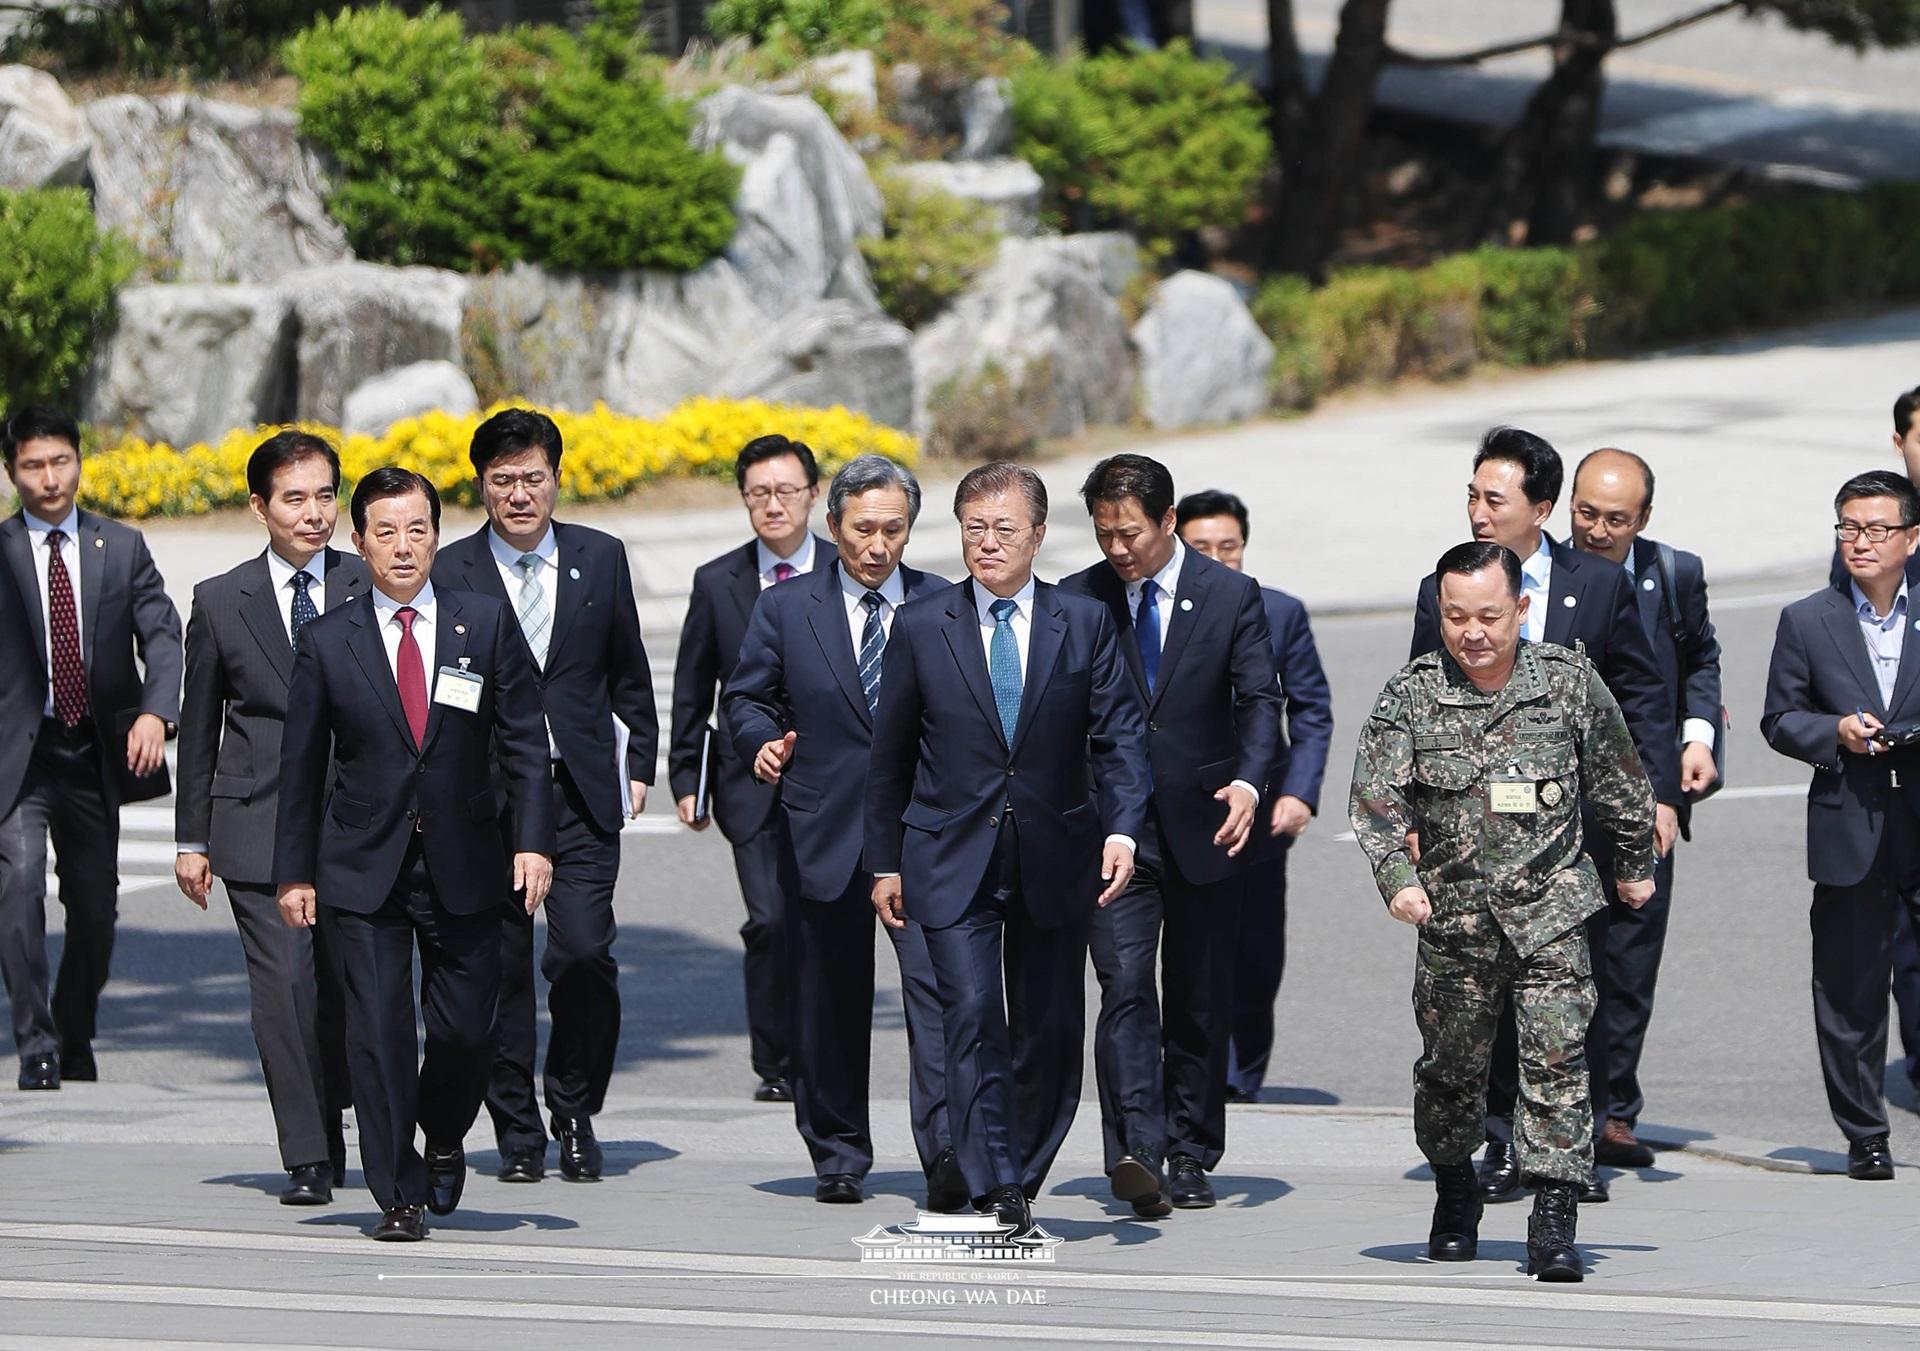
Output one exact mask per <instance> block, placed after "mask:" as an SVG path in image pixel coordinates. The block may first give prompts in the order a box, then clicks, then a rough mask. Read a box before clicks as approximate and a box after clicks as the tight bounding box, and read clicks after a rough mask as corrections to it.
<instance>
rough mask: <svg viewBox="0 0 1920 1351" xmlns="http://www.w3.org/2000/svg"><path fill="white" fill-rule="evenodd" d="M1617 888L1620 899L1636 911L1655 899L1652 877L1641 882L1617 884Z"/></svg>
mask: <svg viewBox="0 0 1920 1351" xmlns="http://www.w3.org/2000/svg"><path fill="white" fill-rule="evenodd" d="M1615 888H1616V889H1617V890H1618V891H1619V893H1620V899H1621V900H1623V901H1625V902H1626V903H1627V904H1628V905H1630V906H1632V907H1633V908H1634V909H1635V910H1638V909H1639V908H1640V907H1641V906H1643V905H1645V904H1646V903H1647V902H1648V901H1650V900H1652V899H1653V879H1652V878H1651V877H1649V878H1647V879H1645V880H1644V881H1640V882H1618V883H1615Z"/></svg>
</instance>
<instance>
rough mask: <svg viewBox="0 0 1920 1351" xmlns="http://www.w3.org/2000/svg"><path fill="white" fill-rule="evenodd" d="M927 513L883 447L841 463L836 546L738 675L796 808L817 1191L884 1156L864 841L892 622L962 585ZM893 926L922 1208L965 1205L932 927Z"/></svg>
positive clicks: (856, 1182)
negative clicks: (928, 549) (874, 1072)
mask: <svg viewBox="0 0 1920 1351" xmlns="http://www.w3.org/2000/svg"><path fill="white" fill-rule="evenodd" d="M919 515H920V484H919V482H918V481H917V480H916V479H915V478H914V477H913V475H912V474H911V473H909V472H908V471H907V470H906V469H904V468H902V467H901V466H900V465H898V464H895V463H894V462H893V461H892V460H889V459H887V458H886V457H885V456H882V455H862V456H860V457H859V458H858V459H855V460H853V461H851V462H850V463H849V464H847V465H846V466H845V467H844V468H843V469H841V470H840V472H839V473H838V474H836V475H834V479H833V484H832V486H831V487H830V488H829V489H828V490H827V533H828V534H829V535H831V536H832V538H833V542H834V545H835V547H836V548H837V550H838V551H839V556H838V558H837V559H836V560H835V562H834V565H833V566H832V567H828V568H824V569H821V570H820V571H817V572H812V573H809V574H807V575H806V576H805V577H801V578H798V579H796V580H795V581H794V583H793V585H791V586H779V587H773V588H772V589H770V590H768V591H767V592H766V593H765V594H764V595H762V596H761V598H760V602H759V604H758V605H757V606H755V608H754V612H753V622H752V623H751V624H749V625H748V626H747V637H746V641H745V643H744V644H743V645H742V647H741V649H740V664H739V665H738V666H737V667H735V668H734V672H733V679H732V680H730V681H728V682H727V692H726V698H725V709H726V722H727V725H728V726H729V727H731V728H732V729H733V737H734V745H735V748H736V749H737V750H738V751H739V754H740V759H741V760H743V761H746V762H747V763H749V764H751V765H753V767H754V773H755V776H756V777H757V778H758V779H760V781H761V782H762V783H766V784H778V785H779V787H780V806H781V810H782V811H784V812H785V814H786V821H787V829H786V831H785V832H784V834H783V839H784V842H785V846H786V857H785V865H784V866H785V868H786V871H787V875H788V877H789V879H790V881H789V883H788V888H789V890H791V891H792V892H793V893H794V896H795V899H794V901H793V903H792V904H790V905H789V906H788V907H787V934H786V939H787V943H786V949H787V960H788V962H789V964H790V965H789V973H790V976H791V981H792V987H791V988H792V992H793V1002H792V1009H793V1024H792V1031H793V1040H792V1047H793V1051H792V1066H793V1102H794V1118H795V1121H796V1123H797V1124H798V1126H799V1128H800V1136H801V1138H802V1139H803V1140H805V1141H806V1144H807V1151H808V1153H809V1154H810V1155H811V1156H812V1159H813V1167H814V1172H815V1174H816V1176H817V1177H818V1179H819V1181H818V1183H817V1185H816V1187H815V1190H814V1197H815V1199H816V1200H820V1201H827V1202H847V1201H859V1200H860V1199H862V1198H861V1190H860V1184H861V1182H862V1180H863V1179H864V1178H865V1177H866V1175H867V1173H868V1171H869V1170H870V1169H871V1168H872V1167H873V1136H872V1134H871V1132H870V1130H869V1127H868V1113H867V1091H868V1070H869V1067H870V1063H871V1043H872V1039H873V929H874V915H873V906H872V902H871V897H872V895H873V874H871V873H870V872H868V871H867V870H866V869H865V868H864V867H863V866H861V858H860V855H861V852H862V850H863V849H864V848H865V845H866V834H865V822H864V817H863V815H862V806H863V801H862V799H863V796H864V793H865V790H866V778H867V755H868V751H869V749H870V747H871V745H872V741H873V711H874V709H875V708H876V707H877V706H878V703H879V699H880V690H881V687H882V686H883V684H884V683H885V671H886V646H887V635H888V632H889V631H890V630H891V629H892V627H893V623H894V617H895V615H896V613H897V612H898V610H899V607H900V606H902V605H905V604H907V603H908V602H909V601H912V600H915V599H917V598H918V597H920V596H924V595H926V594H927V593H928V592H929V591H933V590H936V589H944V588H946V587H948V586H950V585H951V583H949V582H948V581H947V580H946V579H945V578H944V577H935V576H931V575H930V574H928V573H924V572H917V571H915V570H914V569H912V568H909V567H907V566H905V565H904V564H902V563H901V562H900V555H901V554H902V553H903V552H905V550H906V547H907V540H908V538H909V537H910V535H911V533H912V530H913V523H914V521H915V519H916V518H918V516H919ZM767 791H769V792H771V791H772V790H771V789H768V790H767ZM887 936H888V937H889V938H890V939H892V940H893V951H894V956H895V957H896V958H897V959H898V961H899V964H900V992H901V1001H902V1003H903V1004H904V1006H905V1012H906V1019H907V1055H908V1060H909V1062H910V1068H911V1078H910V1079H909V1081H908V1088H907V1097H908V1106H909V1108H910V1110H911V1112H912V1118H913V1140H914V1145H915V1146H916V1148H917V1149H918V1151H919V1154H920V1166H921V1168H922V1169H923V1170H924V1171H925V1172H926V1175H927V1208H928V1209H929V1210H935V1211H950V1210H958V1209H959V1208H961V1207H962V1206H964V1205H965V1204H966V1203H967V1189H966V1183H965V1181H964V1180H963V1179H962V1178H961V1176H960V1168H959V1165H958V1164H957V1163H956V1162H955V1160H954V1152H953V1139H952V1132H951V1131H950V1130H949V1129H948V1126H947V1089H946V1077H947V1076H946V1059H947V1056H946V1042H945V1040H944V1037H943V1034H942V1032H941V1029H940V996H939V992H938V990H937V989H936V988H935V986H934V979H933V965H932V963H931V962H930V961H929V960H928V957H927V939H926V935H925V934H924V933H923V932H922V931H921V928H920V926H919V924H917V923H913V922H911V921H910V922H908V924H907V925H906V926H905V927H904V928H899V929H888V930H887Z"/></svg>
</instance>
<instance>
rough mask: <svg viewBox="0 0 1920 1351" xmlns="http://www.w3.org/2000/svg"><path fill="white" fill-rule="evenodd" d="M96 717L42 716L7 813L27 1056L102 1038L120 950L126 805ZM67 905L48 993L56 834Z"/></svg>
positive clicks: (13, 936) (10, 939)
mask: <svg viewBox="0 0 1920 1351" xmlns="http://www.w3.org/2000/svg"><path fill="white" fill-rule="evenodd" d="M100 771H101V765H100V743H99V741H98V740H97V739H96V738H95V736H94V733H93V724H92V723H91V722H83V723H81V724H80V725H79V726H78V727H76V728H74V729H73V730H72V731H69V730H67V729H66V728H65V727H63V726H62V725H61V724H60V723H58V722H56V721H54V720H53V719H51V718H46V719H43V720H42V721H41V723H40V736H39V738H38V739H37V740H36V741H35V742H34V747H33V753H32V758H31V759H30V760H29V761H28V764H27V772H26V775H25V777H24V778H23V779H22V780H21V784H20V796H19V797H18V798H16V799H15V800H14V802H13V803H12V804H11V806H10V807H9V809H8V810H7V812H6V815H5V816H3V817H0V975H3V976H4V977H5V979H6V983H7V997H8V1000H9V1002H10V1003H11V1004H12V1013H13V1045H14V1049H15V1050H16V1051H18V1052H19V1053H20V1055H21V1056H22V1057H26V1056H50V1055H56V1054H58V1052H59V1050H60V1048H61V1047H63V1046H69V1047H84V1046H86V1045H87V1044H88V1043H90V1042H91V1041H92V1040H93V1036H94V1019H95V1015H96V1013H97V1012H98V1009H99V1006H100V991H101V990H102V989H103V988H105V986H106V983H107V971H108V968H109V965H110V964H111V962H112V960H113V927H114V921H115V919H116V918H117V909H116V906H117V902H118V899H119V891H120V875H119V871H118V855H119V852H120V813H119V811H118V810H117V809H116V808H115V807H114V806H113V804H112V803H110V802H109V801H108V800H107V795H106V791H105V789H104V788H103V787H102V785H101V777H100ZM49 838H51V839H52V842H53V849H54V852H55V854H56V855H58V858H57V861H56V862H55V865H54V873H55V876H56V877H57V878H58V880H59V883H60V904H61V906H62V907H63V908H64V909H65V910H66V915H67V919H66V943H65V946H64V947H63V948H62V950H61V953H60V973H59V978H58V979H57V980H56V981H55V982H54V985H53V997H52V999H51V1000H49V999H48V997H47V975H48V972H47V905H46V902H47V882H46V878H47V842H48V839H49Z"/></svg>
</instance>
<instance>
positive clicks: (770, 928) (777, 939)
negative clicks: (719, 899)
mask: <svg viewBox="0 0 1920 1351" xmlns="http://www.w3.org/2000/svg"><path fill="white" fill-rule="evenodd" d="M784 817H785V813H784V812H782V811H781V810H780V809H778V808H775V810H774V811H773V812H772V813H771V814H770V815H769V816H768V817H767V823H766V825H764V826H762V827H761V828H760V829H759V830H758V831H756V832H755V833H754V834H752V835H749V836H747V838H746V839H744V840H741V841H740V842H739V843H738V844H736V845H734V846H733V869H734V872H735V873H736V874H737V875H738V876H739V878H740V896H741V899H743V900H744V901H745V902H746V903H747V922H746V923H745V924H742V925H741V926H740V941H741V942H742V943H743V944H745V945H746V950H747V951H746V957H745V958H744V960H743V962H742V969H743V971H744V973H745V976H746V986H747V1046H748V1051H747V1053H748V1056H749V1057H750V1058H751V1061H752V1064H753V1072H754V1073H755V1074H757V1075H759V1076H760V1077H761V1078H762V1079H782V1080H784V1079H786V1078H787V1077H788V1073H789V1064H788V1061H789V1056H790V1050H791V1044H790V1040H789V1034H788V1029H787V1005H788V999H789V995H788V990H787V973H788V970H789V964H788V962H787V958H786V954H785V952H784V951H783V949H784V947H785V945H786V918H785V916H786V909H787V886H788V884H789V879H788V877H787V875H786V873H785V872H784V867H785V865H784V864H783V863H782V859H783V857H784V856H785V854H786V851H787V844H786V839H785V836H786V829H787V828H786V824H785V820H784Z"/></svg>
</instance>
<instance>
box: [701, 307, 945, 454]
mask: <svg viewBox="0 0 1920 1351" xmlns="http://www.w3.org/2000/svg"><path fill="white" fill-rule="evenodd" d="M912 346H913V335H912V334H911V333H909V332H907V330H906V329H904V328H902V327H901V326H900V325H899V324H896V323H895V322H893V320H891V319H888V318H887V317H886V316H884V315H877V314H869V313H867V312H865V311H863V310H861V309H859V308H857V307H855V306H853V305H851V304H849V303H848V302H846V301H844V300H823V301H821V302H819V303H818V304H815V305H811V306H808V307H807V308H805V309H802V310H799V311H796V312H795V313H793V314H790V315H788V316H787V317H786V318H784V319H782V320H780V322H779V323H778V324H777V325H775V326H774V327H773V328H772V329H770V330H768V332H767V333H765V334H764V335H763V336H762V337H761V338H760V339H759V340H758V341H756V342H755V343H753V345H752V346H750V347H748V348H747V350H745V351H744V352H742V353H740V355H739V356H738V357H736V358H735V359H734V360H733V361H732V362H731V363H729V364H728V366H727V367H726V369H725V370H723V371H722V372H721V373H720V376H719V379H718V381H717V382H716V384H715V386H714V389H713V392H714V393H715V394H717V395H719V396H720V397H722V398H732V399H766V400H768V401H770V402H773V403H797V404H806V405H809V406H812V407H816V408H829V407H832V406H833V405H835V404H839V405H841V406H842V407H845V408H850V409H852V410H853V411H854V412H856V413H865V414H866V415H867V416H868V417H871V418H873V419H874V420H875V421H877V422H883V423H886V424H887V425H888V426H892V427H900V428H903V429H904V428H907V427H910V426H912V424H913V355H912Z"/></svg>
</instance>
